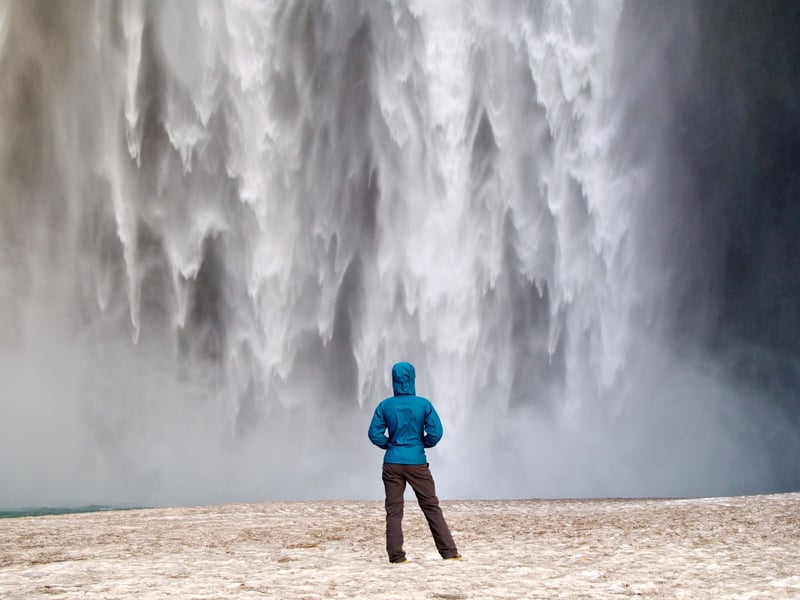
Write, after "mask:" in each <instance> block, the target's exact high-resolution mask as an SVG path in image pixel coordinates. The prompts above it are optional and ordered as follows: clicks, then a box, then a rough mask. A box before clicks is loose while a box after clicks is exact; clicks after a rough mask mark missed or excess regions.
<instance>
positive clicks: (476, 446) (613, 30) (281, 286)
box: [0, 0, 800, 505]
mask: <svg viewBox="0 0 800 600" xmlns="http://www.w3.org/2000/svg"><path fill="white" fill-rule="evenodd" d="M676 7H677V8H676ZM697 23H698V17H697V15H696V14H695V9H694V8H693V7H692V6H691V5H688V4H680V5H675V6H672V7H661V8H658V7H655V8H654V7H650V6H644V5H638V6H637V5H635V4H634V3H631V4H630V5H627V4H625V3H624V2H623V1H622V0H613V1H604V2H595V1H590V0H573V1H568V0H540V1H536V2H524V1H521V0H519V1H514V0H507V1H503V2H493V1H491V0H474V1H471V2H460V1H456V0H436V1H433V0H405V1H404V0H386V1H384V0H381V1H373V0H346V1H333V0H314V1H312V0H308V1H305V0H299V1H291V2H289V1H279V0H273V1H270V2H266V1H265V2H246V1H244V0H229V1H223V0H198V1H197V2H193V3H181V2H164V3H153V2H145V1H137V0H120V1H115V2H105V1H101V0H95V1H91V0H81V1H80V2H71V3H56V4H53V3H50V2H45V1H43V0H35V1H33V0H17V1H13V0H12V1H9V2H6V3H5V4H4V5H3V6H2V7H0V77H2V79H3V81H4V82H5V83H4V84H3V86H2V92H0V130H2V131H3V136H2V140H1V141H0V153H2V154H0V157H1V160H2V162H1V163H0V164H2V165H3V170H2V172H1V173H0V190H2V193H3V202H2V205H0V211H1V212H0V251H1V252H2V254H0V298H2V311H0V369H2V371H0V373H2V379H3V382H4V385H3V387H4V389H3V392H2V406H3V412H4V415H3V418H2V420H0V423H2V424H0V434H1V437H0V440H1V441H0V451H2V452H0V455H2V458H1V459H0V478H2V480H3V481H5V482H12V483H11V484H10V485H4V486H3V488H2V491H0V505H23V504H43V503H48V502H49V503H62V504H64V503H70V502H75V503H81V502H84V503H85V502H94V503H97V502H102V503H106V504H113V503H118V504H122V503H175V502H201V501H203V502H207V501H222V500H242V499H269V498H305V497H317V498H318V497H377V496H378V495H379V494H380V487H379V486H380V480H379V478H378V477H377V475H376V473H377V472H378V471H376V469H377V468H378V465H379V462H380V460H381V459H380V453H379V452H378V451H377V450H375V451H373V450H374V449H372V448H370V447H368V442H367V440H366V426H367V424H368V421H369V417H370V416H371V411H372V409H373V407H374V406H375V404H376V403H377V402H378V401H379V400H380V399H381V398H383V397H384V396H386V395H387V394H389V393H390V389H391V388H390V385H389V371H390V368H391V365H392V363H394V362H396V361H398V360H409V361H411V362H413V363H414V364H415V366H416V367H417V370H418V376H419V381H418V385H417V389H418V391H419V392H420V393H421V394H423V395H426V396H427V397H429V398H431V400H432V401H433V402H434V404H435V405H436V406H437V408H438V410H439V412H440V414H441V415H442V418H443V420H444V423H445V432H446V433H445V438H444V440H443V442H442V445H441V447H440V448H437V449H436V450H434V451H433V452H432V458H431V459H432V460H433V461H436V462H437V466H436V468H437V474H438V476H439V477H438V479H439V480H440V487H441V488H442V490H443V495H444V496H446V497H459V496H460V497H475V496H492V495H501V496H557V495H562V496H563V495H571V496H585V495H595V496H600V495H603V496H608V495H689V494H714V493H739V492H747V491H764V490H770V489H777V488H781V487H782V486H783V487H786V486H787V485H794V484H796V483H797V482H798V481H800V475H799V473H800V469H799V468H798V466H797V463H796V460H795V462H794V463H791V462H789V463H787V462H786V460H789V461H791V460H792V459H786V458H785V456H791V455H792V453H794V454H793V456H797V455H798V454H797V452H796V451H797V449H798V448H797V446H798V442H797V436H796V423H794V424H792V423H791V422H787V421H786V419H785V417H784V414H783V413H782V412H781V409H780V407H779V406H778V404H779V403H776V402H773V401H770V400H769V399H770V398H771V397H772V396H770V393H769V390H768V389H767V388H768V387H769V386H763V385H756V384H750V383H748V384H747V385H740V384H738V383H737V381H736V380H735V379H734V378H732V377H731V376H730V373H729V372H728V370H727V367H726V364H725V363H724V361H722V360H720V359H719V358H718V357H715V356H714V355H713V354H712V353H710V352H709V351H708V350H707V349H706V348H707V347H706V346H705V345H704V344H705V340H706V339H707V336H706V335H705V332H703V331H700V328H698V330H696V331H688V332H687V329H686V328H685V327H683V325H682V323H684V321H683V320H682V318H683V316H684V312H683V311H685V310H686V306H687V305H686V299H687V298H695V300H696V302H697V306H701V305H702V306H708V307H709V308H708V309H707V313H708V314H713V313H714V307H715V306H717V304H715V302H716V301H715V296H714V294H713V293H712V291H708V290H705V291H704V290H703V289H699V288H698V284H697V280H699V279H703V277H704V276H703V273H705V271H704V270H703V268H704V267H705V266H708V265H712V264H713V265H717V266H718V264H717V263H713V261H711V259H710V258H709V259H708V261H709V262H708V264H706V263H703V262H702V260H703V259H702V257H703V256H706V255H705V254H703V253H702V252H699V253H698V256H697V257H696V262H695V263H694V264H693V261H694V260H695V258H693V256H694V255H693V254H692V252H693V248H694V249H696V247H697V246H696V244H700V245H701V246H702V247H703V248H706V247H710V246H709V245H708V244H707V242H704V241H703V240H706V239H707V238H705V237H703V236H704V235H706V230H704V229H703V228H702V227H701V226H700V225H699V224H697V222H696V220H695V219H694V218H693V212H692V211H693V210H695V209H694V208H693V207H692V206H691V203H690V202H688V201H687V200H686V198H689V197H693V196H692V194H694V193H696V190H695V187H694V184H695V182H696V179H694V175H693V174H692V170H691V164H690V161H689V160H688V159H687V158H686V156H685V155H684V154H683V153H682V151H681V147H680V139H679V136H677V135H676V133H675V131H676V129H679V128H680V123H681V121H680V111H679V108H680V106H681V104H680V102H681V101H682V99H683V98H686V97H687V93H688V91H689V89H690V87H691V85H692V82H693V81H694V80H693V79H692V78H693V77H695V75H694V73H695V71H694V70H693V69H694V68H695V65H696V64H697V63H698V60H699V59H698V56H699V55H700V53H701V51H702V45H701V43H700V36H699V34H698V32H697V30H698V25H697ZM681 236H683V237H681ZM682 239H683V240H685V244H684V243H682V242H681V240H682ZM676 240H677V241H676ZM698 240H699V241H698ZM693 244H695V245H693ZM703 244H706V245H705V246H703ZM701 249H702V248H701ZM687 265H689V268H688V270H687V269H686V266H687ZM715 272H717V273H718V272H720V269H719V268H717V270H716V271H715ZM709 289H710V288H709ZM714 289H716V288H714ZM698 290H699V291H698ZM693 306H694V305H693ZM704 314H706V313H705V312H702V311H701V312H700V313H697V315H698V322H704V321H703V319H702V315H704ZM748 381H749V380H748ZM754 406H755V407H757V408H753V407H754ZM765 432H769V433H768V434H767V435H765ZM776 452H777V453H778V454H780V457H776ZM784 453H785V454H784ZM782 457H783V458H782ZM787 482H788V483H787Z"/></svg>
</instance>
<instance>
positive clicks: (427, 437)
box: [369, 362, 460, 562]
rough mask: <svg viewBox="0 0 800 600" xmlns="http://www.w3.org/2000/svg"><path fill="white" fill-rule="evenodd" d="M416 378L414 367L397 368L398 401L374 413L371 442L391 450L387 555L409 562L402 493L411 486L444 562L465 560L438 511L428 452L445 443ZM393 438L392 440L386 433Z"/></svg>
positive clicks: (386, 466)
mask: <svg viewBox="0 0 800 600" xmlns="http://www.w3.org/2000/svg"><path fill="white" fill-rule="evenodd" d="M415 379H416V373H415V372H414V367H413V366H412V365H411V364H410V363H406V362H401V363H397V364H396V365H394V367H393V368H392V389H393V391H394V396H391V397H389V398H386V399H384V400H383V401H381V403H380V404H378V406H377V407H376V408H375V413H374V414H373V416H372V422H371V423H370V426H369V439H370V441H371V442H372V443H373V444H375V445H376V446H378V447H379V448H382V449H384V450H386V453H385V455H384V459H383V475H382V478H383V483H384V487H385V490H386V551H387V552H388V554H389V560H390V561H391V562H405V560H406V558H405V552H403V531H402V519H403V492H404V491H405V487H406V482H408V483H410V484H411V487H412V488H413V490H414V493H415V494H416V496H417V501H418V502H419V505H420V508H421V509H422V511H423V513H424V514H425V518H426V519H427V521H428V525H429V526H430V529H431V533H432V534H433V539H434V541H435V543H436V547H437V549H438V550H439V553H440V554H441V556H442V558H446V559H449V558H460V555H459V554H458V550H456V546H455V543H454V542H453V538H452V536H451V535H450V529H449V528H448V527H447V523H446V522H445V520H444V516H443V515H442V511H441V508H439V499H438V498H437V497H436V490H435V485H434V482H433V477H432V476H431V474H430V470H429V469H428V463H427V460H426V457H425V449H426V448H432V447H433V446H435V445H436V444H437V443H438V442H439V440H440V439H441V438H442V423H441V421H440V420H439V415H438V414H437V413H436V410H435V409H434V408H433V405H432V404H431V403H430V401H429V400H428V399H427V398H422V397H420V396H417V395H416V390H415ZM387 433H388V437H387V435H386V434H387Z"/></svg>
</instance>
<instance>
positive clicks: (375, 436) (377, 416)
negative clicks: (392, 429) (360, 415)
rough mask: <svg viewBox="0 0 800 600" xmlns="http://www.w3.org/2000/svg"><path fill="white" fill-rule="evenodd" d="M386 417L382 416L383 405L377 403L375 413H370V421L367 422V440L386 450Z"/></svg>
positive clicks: (387, 440)
mask: <svg viewBox="0 0 800 600" xmlns="http://www.w3.org/2000/svg"><path fill="white" fill-rule="evenodd" d="M385 432H386V419H385V418H384V416H383V406H382V405H381V404H378V406H377V407H376V408H375V413H374V414H373V415H372V422H371V423H370V424H369V432H368V435H369V441H370V442H372V443H373V444H375V445H376V446H377V447H378V448H382V449H383V450H386V448H388V447H389V438H388V437H386V435H385Z"/></svg>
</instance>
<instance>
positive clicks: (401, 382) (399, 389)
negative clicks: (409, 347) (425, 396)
mask: <svg viewBox="0 0 800 600" xmlns="http://www.w3.org/2000/svg"><path fill="white" fill-rule="evenodd" d="M416 377H417V374H416V372H414V365H412V364H411V363H407V362H399V363H397V364H395V365H394V366H393V367H392V390H393V391H394V395H395V396H415V395H416V394H417V392H416V389H415V388H414V380H415V379H416Z"/></svg>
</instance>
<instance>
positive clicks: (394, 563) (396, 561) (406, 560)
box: [389, 558, 408, 565]
mask: <svg viewBox="0 0 800 600" xmlns="http://www.w3.org/2000/svg"><path fill="white" fill-rule="evenodd" d="M389 562H390V563H392V564H393V565H401V564H403V563H407V562H408V559H407V558H402V559H400V560H390V561H389Z"/></svg>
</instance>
